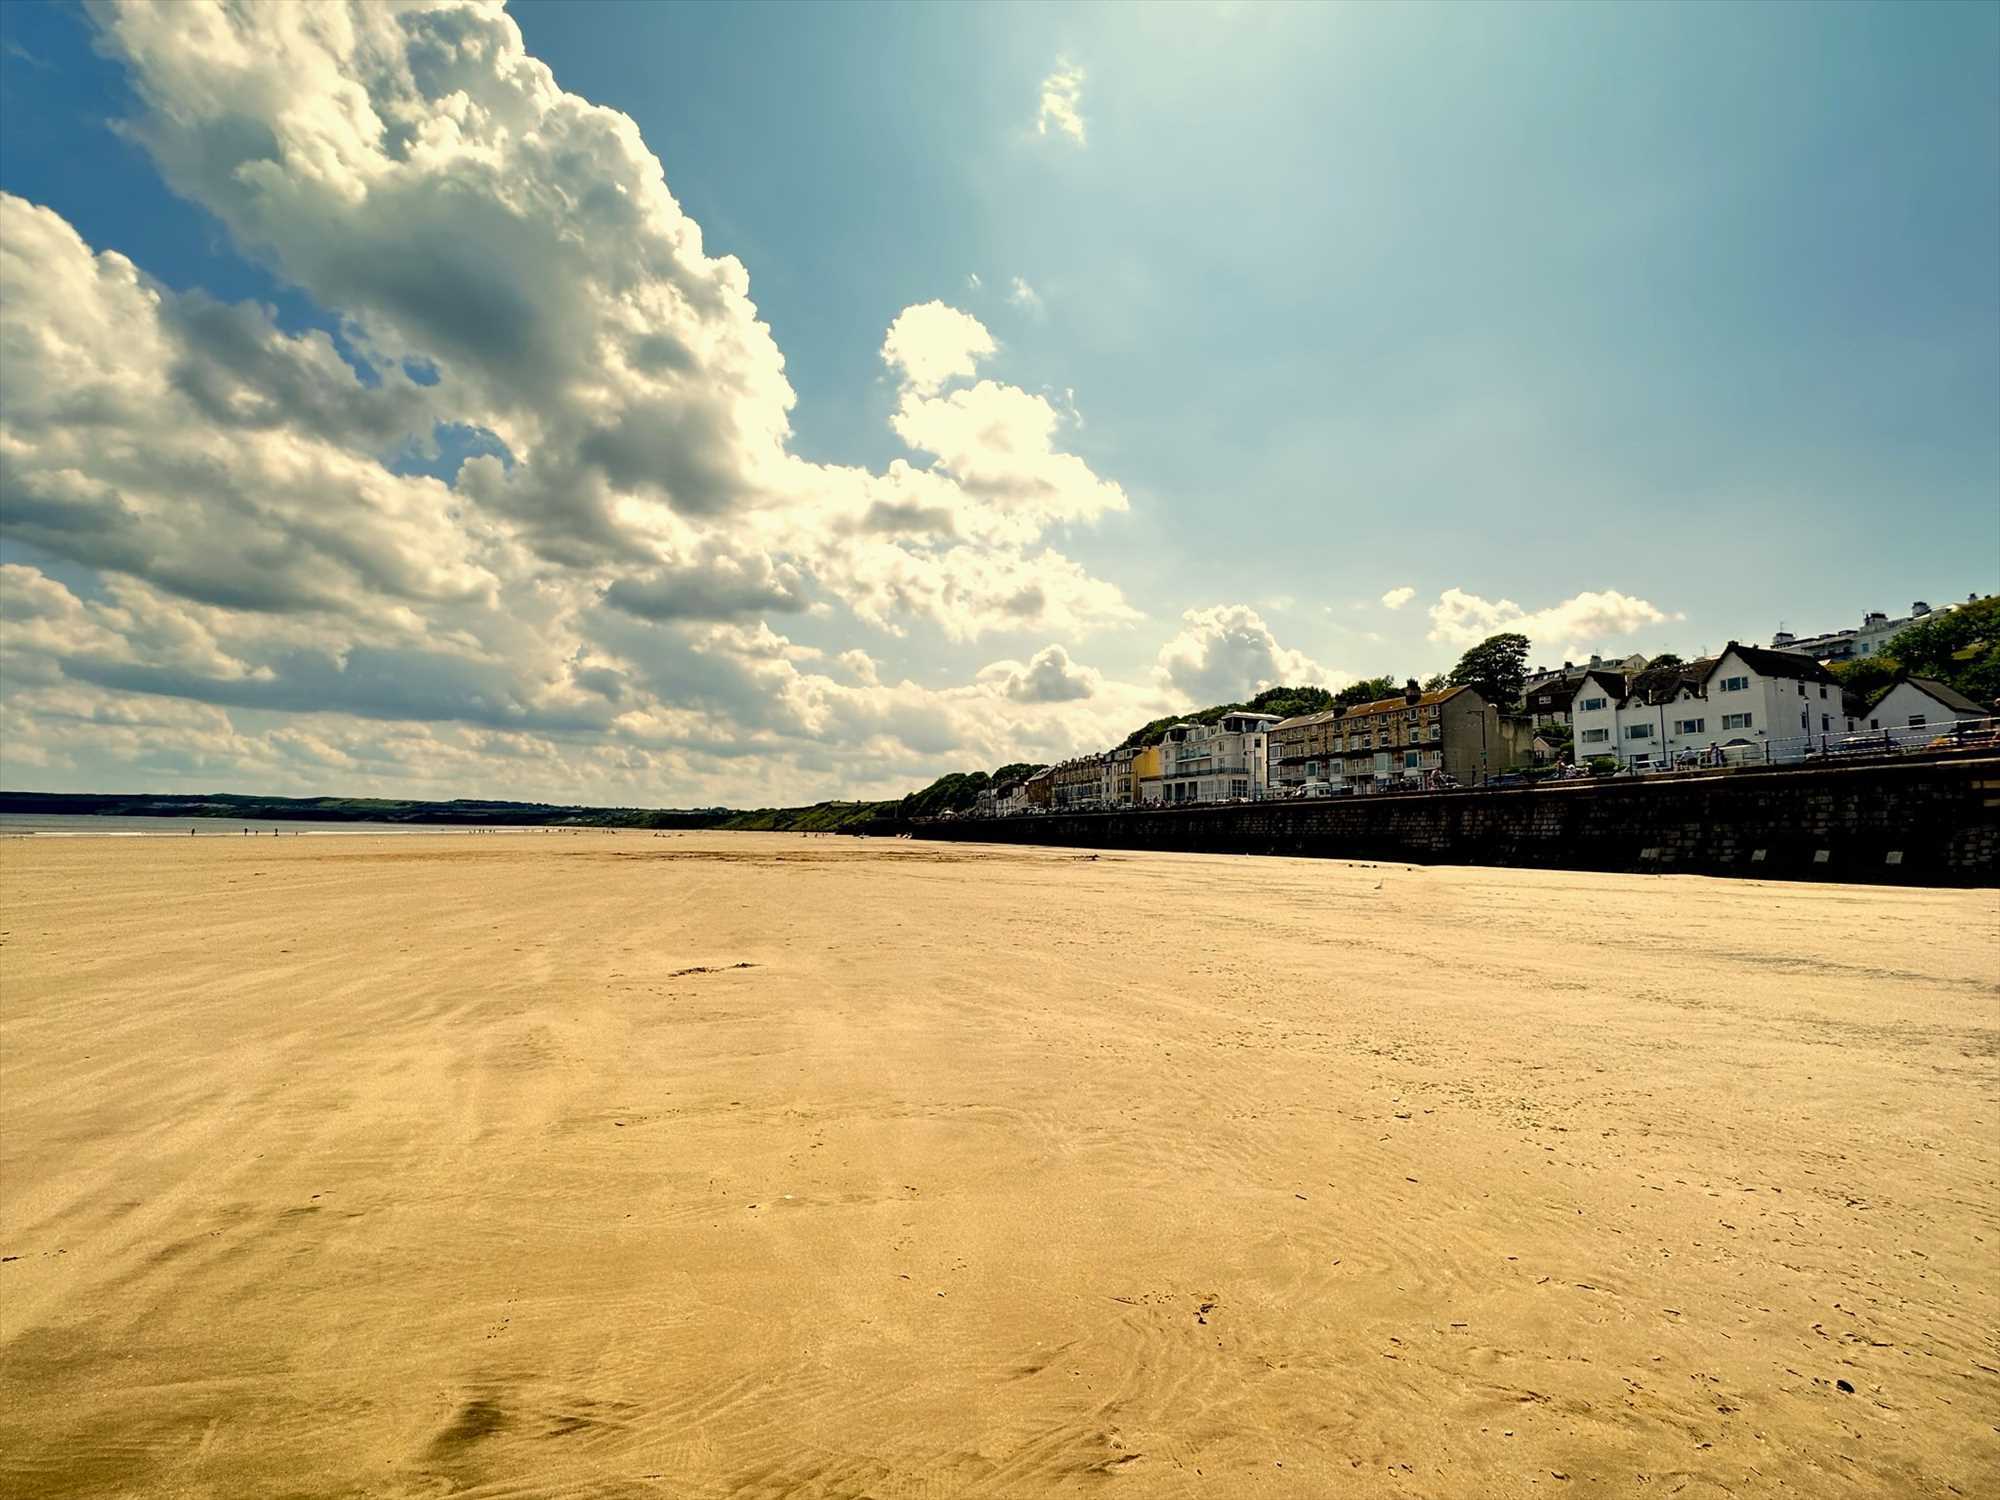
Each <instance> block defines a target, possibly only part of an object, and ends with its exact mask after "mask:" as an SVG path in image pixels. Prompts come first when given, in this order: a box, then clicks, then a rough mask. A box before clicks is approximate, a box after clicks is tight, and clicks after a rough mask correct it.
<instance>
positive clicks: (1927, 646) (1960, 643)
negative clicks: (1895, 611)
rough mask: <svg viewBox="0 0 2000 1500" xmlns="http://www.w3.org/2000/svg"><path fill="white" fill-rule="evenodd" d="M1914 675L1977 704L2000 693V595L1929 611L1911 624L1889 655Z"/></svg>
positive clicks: (1889, 648) (1904, 630) (1902, 633)
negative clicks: (1928, 679)
mask: <svg viewBox="0 0 2000 1500" xmlns="http://www.w3.org/2000/svg"><path fill="white" fill-rule="evenodd" d="M1884 654H1886V655H1888V656H1891V657H1893V658H1895V660H1896V661H1897V662H1898V663H1900V664H1901V666H1902V668H1903V670H1904V671H1905V672H1907V673H1909V674H1910V675H1911V676H1912V677H1929V678H1933V679H1935V680H1936V681H1938V682H1942V683H1944V684H1946V685H1947V686H1948V687H1954V688H1957V689H1958V691H1959V692H1961V693H1963V694H1965V696H1966V697H1968V698H1970V699H1971V700H1972V701H1973V702H1975V703H1981V704H1986V703H1991V702H1992V701H1993V700H1994V699H1995V698H1996V697H2000V595H1989V596H1988V597H1986V598H1984V599H1974V600H1972V601H1970V602H1969V603H1965V604H1961V605H1959V606H1958V608H1956V609H1950V610H1942V611H1940V612H1938V613H1937V614H1932V615H1926V616H1924V618H1923V619H1921V620H1918V621H1917V622H1916V623H1915V624H1913V625H1908V626H1905V627H1904V628H1903V629H1902V630H1901V631H1899V632H1898V633H1897V635H1896V638H1895V639H1894V640H1892V641H1891V642H1889V644H1888V647H1887V648H1886V650H1885V653H1884Z"/></svg>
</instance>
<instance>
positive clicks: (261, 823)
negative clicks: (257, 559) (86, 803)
mask: <svg viewBox="0 0 2000 1500" xmlns="http://www.w3.org/2000/svg"><path fill="white" fill-rule="evenodd" d="M579 831H581V830H577V829H567V828H556V827H549V826H540V827H522V826H519V825H514V824H485V823H340V822H333V821H329V820H323V819H316V818H314V819H307V818H185V817H183V818H134V817H126V816H123V815H119V814H98V813H0V838H9V837H15V838H18V837H22V836H25V835H28V834H33V835H35V836H37V837H40V838H79V837H99V838H183V839H184V838H188V837H190V836H192V837H196V838H222V837H227V838H233V839H240V838H245V837H251V838H273V837H279V838H294V837H298V836H301V835H305V834H321V833H345V834H412V833H429V834H450V833H558V832H560V833H571V832H579ZM630 831H631V832H635V833H636V832H641V831H642V830H639V829H633V830H630Z"/></svg>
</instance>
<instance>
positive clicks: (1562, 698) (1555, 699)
mask: <svg viewBox="0 0 2000 1500" xmlns="http://www.w3.org/2000/svg"><path fill="white" fill-rule="evenodd" d="M1589 675H1590V674H1589V673H1588V672H1585V673H1583V674H1582V676H1577V677H1551V678H1550V679H1549V680H1548V681H1547V682H1538V683H1536V684H1534V685H1533V686H1532V687H1530V688H1529V689H1528V691H1527V699H1528V701H1529V703H1531V704H1533V705H1534V706H1535V707H1536V708H1548V707H1551V706H1554V707H1558V708H1568V707H1569V705H1570V700H1571V699H1572V698H1574V697H1575V696H1576V690H1577V689H1578V688H1580V687H1582V686H1583V679H1584V677H1588V676H1589Z"/></svg>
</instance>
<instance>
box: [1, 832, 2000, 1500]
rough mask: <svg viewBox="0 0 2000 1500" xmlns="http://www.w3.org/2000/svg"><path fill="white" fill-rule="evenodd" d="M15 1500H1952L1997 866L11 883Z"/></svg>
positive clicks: (1993, 1284) (1999, 960)
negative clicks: (1744, 1498)
mask: <svg viewBox="0 0 2000 1500" xmlns="http://www.w3.org/2000/svg"><path fill="white" fill-rule="evenodd" d="M0 879H4V915H0V928H3V929H4V933H0V991H4V1002H0V1257H4V1261H0V1360H3V1361H4V1363H3V1364H0V1382H4V1385H3V1387H0V1389H3V1391H4V1393H3V1394H0V1492H3V1493H5V1494H6V1495H9V1496H14V1497H29V1496H94V1497H104V1496H122V1495H148V1496H152V1495H165V1496H188V1497H218V1500H220V1497H240V1496H250V1495H258V1496H275V1495H296V1496H307V1495H312V1496H320V1495H335V1496H349V1495H354V1496H360V1495H371V1496H372V1495H381V1496H413V1497H414V1496H442V1495H469V1496H470V1495H476V1496H488V1497H498V1496H522V1497H527V1496H576V1497H584V1496H591V1497H597V1496H611V1497H626V1496H633V1497H636V1496H649V1497H722V1496H752V1497H771V1500H776V1497H781V1496H782V1497H834V1496H842V1497H863V1496H867V1497H879V1500H890V1497H898V1500H901V1497H924V1500H933V1497H946V1496H995V1497H998V1496H1031V1495H1072V1494H1084V1495H1088V1494H1098V1493H1104V1494H1124V1495H1131V1496H1155V1495H1157V1496H1220V1497H1234V1496H1261V1495H1272V1496H1278V1495H1285V1496H1299V1497H1313V1496H1327V1495H1337V1496H1346V1495H1354V1496H1381V1495H1389V1496H1395V1495H1410V1496H1435V1497H1462V1496H1463V1497H1476V1496H1513V1495H1535V1496H1550V1495H1563V1494H1579V1495H1580V1494H1594V1495H1602V1496H1614V1495H1660V1496H1666V1495H1678V1496H1683V1497H1707V1496H1725V1495H1784V1496H1807V1497H1810V1496H1827V1495H1838V1496H1876V1495H1880V1496H1930V1495H1964V1496H1976V1495H1981V1494H1985V1495H1991V1494H1994V1493H1996V1492H2000V1089H1996V1084H2000V946H1996V897H1995V893H1993V892H1991V891H1977V892H1963V891H1959V892H1939V891H1925V890H1891V889H1861V888H1855V887H1845V886H1799V885H1778V884H1759V883H1751V882H1732V881H1712V880H1699V879H1664V880H1662V879H1646V878H1640V877H1619V876H1602V875H1569V874H1560V873H1547V872H1541V873H1530V872H1515V871H1500V870H1475V869H1411V868H1408V867H1403V866H1373V865H1362V864H1336V863H1315V862H1304V861H1292V860H1254V859H1243V858H1236V859H1232V858H1227V857H1199V856H1143V855H1131V856H1125V855H1105V856H1103V857H1100V858H1094V859H1093V858H1089V857H1080V856H1078V855H1076V854H1074V853H1071V852H1066V851H1062V850H1050V849H1000V848H986V847H971V846H955V845H948V844H911V843H907V842H895V841H857V840H844V839H834V838H824V839H804V838H798V837H786V836H782V835H759V834H739V835H728V834H682V835H678V836H669V837H654V836H652V835H648V834H644V833H630V832H628V833H622V834H609V833H590V834H578V835H562V834H548V835H529V836H519V837H508V838H478V837H472V836H466V835H455V836H438V837H428V836H418V837H407V836H406V837H400V838H369V837H358V836H357V837H351V838H317V839H315V838H300V839H264V840H262V841H257V840H242V839H226V838H218V839H194V840H189V839H180V840H174V839H168V838H160V839H142V840H114V839H67V840H46V839H41V840H37V839H19V840H9V841H6V843H5V844H4V846H0Z"/></svg>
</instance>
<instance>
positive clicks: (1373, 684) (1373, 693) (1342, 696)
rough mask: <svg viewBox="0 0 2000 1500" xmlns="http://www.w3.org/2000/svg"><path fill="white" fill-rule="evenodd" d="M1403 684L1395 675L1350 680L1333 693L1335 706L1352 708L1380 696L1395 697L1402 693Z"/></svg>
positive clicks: (1371, 701)
mask: <svg viewBox="0 0 2000 1500" xmlns="http://www.w3.org/2000/svg"><path fill="white" fill-rule="evenodd" d="M1402 691H1403V685H1402V684H1401V683H1400V682H1398V681H1397V680H1396V679H1395V678H1393V677H1364V678H1362V679H1361V681H1359V682H1350V683H1349V684H1348V685H1347V686H1346V687H1344V688H1342V689H1341V690H1340V691H1339V692H1337V693H1335V694H1334V695H1333V706H1334V707H1335V708H1352V707H1354V705H1355V704H1357V703H1373V702H1375V701H1376V700H1377V699H1380V698H1395V697H1398V696H1400V695H1401V693H1402Z"/></svg>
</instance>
